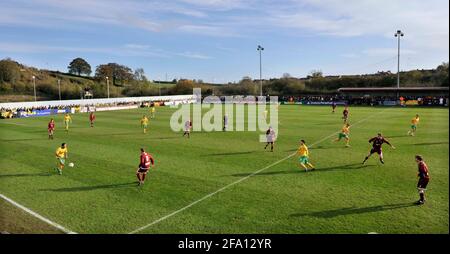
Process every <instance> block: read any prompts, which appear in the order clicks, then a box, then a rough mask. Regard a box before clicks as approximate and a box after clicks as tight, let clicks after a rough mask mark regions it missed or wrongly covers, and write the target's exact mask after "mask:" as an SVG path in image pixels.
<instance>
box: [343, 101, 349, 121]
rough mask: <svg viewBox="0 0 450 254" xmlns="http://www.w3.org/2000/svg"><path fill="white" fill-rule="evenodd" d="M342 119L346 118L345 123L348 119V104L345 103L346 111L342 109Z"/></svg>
mask: <svg viewBox="0 0 450 254" xmlns="http://www.w3.org/2000/svg"><path fill="white" fill-rule="evenodd" d="M342 119H344V123H346V122H347V120H348V106H347V105H345V108H344V111H342Z"/></svg>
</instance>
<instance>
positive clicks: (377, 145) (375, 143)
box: [363, 133, 395, 164]
mask: <svg viewBox="0 0 450 254" xmlns="http://www.w3.org/2000/svg"><path fill="white" fill-rule="evenodd" d="M369 143H372V149H371V150H370V152H369V154H368V155H367V156H366V158H365V159H364V161H363V164H364V163H366V161H367V159H369V157H370V156H371V155H372V154H374V153H378V156H379V157H380V161H381V163H383V164H384V161H383V149H382V148H381V146H382V145H383V144H384V143H386V144H388V145H389V146H390V147H391V148H392V149H395V147H394V146H393V145H391V143H389V141H387V139H385V138H384V137H383V136H382V135H381V133H378V135H377V136H376V137H373V138H371V139H369Z"/></svg>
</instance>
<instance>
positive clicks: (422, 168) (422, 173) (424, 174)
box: [418, 161, 430, 179]
mask: <svg viewBox="0 0 450 254" xmlns="http://www.w3.org/2000/svg"><path fill="white" fill-rule="evenodd" d="M418 176H419V177H420V178H421V179H422V178H430V174H429V173H428V166H427V164H425V162H423V161H421V162H419V174H418Z"/></svg>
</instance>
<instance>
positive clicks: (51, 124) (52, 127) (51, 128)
mask: <svg viewBox="0 0 450 254" xmlns="http://www.w3.org/2000/svg"><path fill="white" fill-rule="evenodd" d="M48 129H49V130H53V129H55V123H54V122H49V123H48Z"/></svg>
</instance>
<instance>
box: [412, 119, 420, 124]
mask: <svg viewBox="0 0 450 254" xmlns="http://www.w3.org/2000/svg"><path fill="white" fill-rule="evenodd" d="M411 123H412V124H414V125H417V124H418V123H419V118H418V117H417V118H415V117H414V118H413V119H412V120H411Z"/></svg>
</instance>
